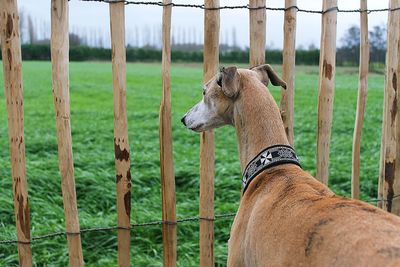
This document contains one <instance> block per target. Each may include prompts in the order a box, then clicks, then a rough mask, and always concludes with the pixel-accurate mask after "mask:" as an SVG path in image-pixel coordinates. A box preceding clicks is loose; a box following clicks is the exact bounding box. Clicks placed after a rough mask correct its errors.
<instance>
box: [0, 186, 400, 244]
mask: <svg viewBox="0 0 400 267" xmlns="http://www.w3.org/2000/svg"><path fill="white" fill-rule="evenodd" d="M398 197H400V194H397V195H394V196H393V197H392V198H391V199H390V201H392V200H393V199H395V198H398ZM363 201H364V202H368V203H377V202H388V201H389V200H388V199H368V200H363ZM235 216H236V213H235V212H232V213H224V214H217V215H215V216H214V217H213V218H204V217H199V216H195V217H187V218H182V219H178V220H176V221H165V220H158V221H149V222H143V223H133V224H131V226H130V227H121V226H108V227H93V228H84V229H81V230H80V231H79V232H67V231H58V232H53V233H48V234H43V235H39V236H34V237H32V238H31V240H30V241H21V240H17V239H8V240H0V245H4V244H31V243H33V242H35V241H39V240H43V239H49V238H55V237H59V236H68V235H78V234H85V233H91V232H104V231H106V232H108V231H115V230H129V231H131V230H132V229H134V228H139V227H150V226H157V225H165V224H166V225H177V224H180V223H186V222H196V221H202V220H204V221H217V220H226V219H232V218H233V217H235Z"/></svg>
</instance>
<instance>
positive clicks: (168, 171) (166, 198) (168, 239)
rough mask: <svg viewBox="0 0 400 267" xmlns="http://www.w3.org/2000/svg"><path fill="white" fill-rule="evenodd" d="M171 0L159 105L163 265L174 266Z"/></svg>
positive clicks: (164, 33)
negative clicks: (163, 222) (164, 222)
mask: <svg viewBox="0 0 400 267" xmlns="http://www.w3.org/2000/svg"><path fill="white" fill-rule="evenodd" d="M170 3H171V0H164V1H163V4H164V5H165V6H164V7H163V24H162V40H163V47H162V99H161V105H160V171H161V192H162V219H163V221H166V222H169V223H168V224H163V244H164V246H163V253H164V257H163V260H164V266H168V267H169V266H176V227H177V226H176V223H175V222H176V195H175V177H174V162H173V153H172V125H171V83H170V65H171V11H172V6H171V5H169V4H170Z"/></svg>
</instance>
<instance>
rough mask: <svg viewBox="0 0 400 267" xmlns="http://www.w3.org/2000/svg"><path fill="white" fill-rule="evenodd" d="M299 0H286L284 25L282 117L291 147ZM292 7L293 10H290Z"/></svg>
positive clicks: (292, 143)
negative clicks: (297, 7) (284, 86)
mask: <svg viewBox="0 0 400 267" xmlns="http://www.w3.org/2000/svg"><path fill="white" fill-rule="evenodd" d="M296 5H297V0H285V8H286V10H285V22H284V25H283V32H284V33H285V35H284V42H283V64H282V65H283V66H282V78H283V80H284V81H285V82H286V90H285V89H282V90H281V105H280V109H281V116H282V120H283V124H284V126H285V131H286V135H287V137H288V140H289V143H290V145H291V146H294V132H293V121H294V80H295V79H294V77H295V71H294V69H295V59H296V17H297V9H296V8H294V7H293V6H296ZM290 7H292V8H290Z"/></svg>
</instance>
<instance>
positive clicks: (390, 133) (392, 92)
mask: <svg viewBox="0 0 400 267" xmlns="http://www.w3.org/2000/svg"><path fill="white" fill-rule="evenodd" d="M389 7H390V8H391V9H394V8H399V7H400V0H391V1H390V3H389ZM399 28H400V10H396V11H389V16H388V28H387V31H388V36H387V52H386V76H385V95H384V99H385V100H384V115H383V124H382V148H381V166H380V177H379V183H380V184H379V195H378V197H379V199H383V200H384V201H382V203H381V205H380V206H381V207H382V208H383V209H385V210H387V211H389V212H393V213H395V214H400V199H399V198H394V196H395V195H397V194H399V193H400V177H399V174H400V173H399V171H400V170H399V168H396V163H397V162H398V161H399V157H396V155H397V153H399V152H398V150H399V149H400V145H397V142H398V140H396V139H397V138H396V131H398V130H397V129H396V127H399V125H398V123H397V120H398V114H397V113H398V108H397V107H398V106H397V104H398V103H397V101H398V96H397V97H396V95H397V94H398V92H397V91H398V89H399V88H398V82H397V81H398V77H399V74H400V72H399V67H400V66H399V61H400V54H399V44H400V32H399ZM396 98H397V99H396ZM396 123H397V126H396ZM399 133H400V132H399ZM399 140H400V139H399ZM398 164H400V162H398Z"/></svg>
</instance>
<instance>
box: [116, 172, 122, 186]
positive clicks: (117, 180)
mask: <svg viewBox="0 0 400 267" xmlns="http://www.w3.org/2000/svg"><path fill="white" fill-rule="evenodd" d="M115 178H116V179H115V180H116V183H117V184H118V183H119V182H120V181H121V179H122V174H117V175H115Z"/></svg>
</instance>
